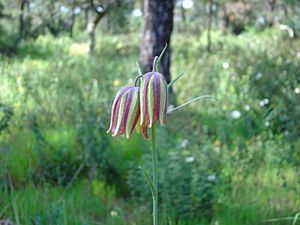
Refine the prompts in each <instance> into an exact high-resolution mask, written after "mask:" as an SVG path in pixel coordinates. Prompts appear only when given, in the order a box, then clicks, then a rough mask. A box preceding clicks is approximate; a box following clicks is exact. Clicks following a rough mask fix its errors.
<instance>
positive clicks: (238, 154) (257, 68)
mask: <svg viewBox="0 0 300 225" xmlns="http://www.w3.org/2000/svg"><path fill="white" fill-rule="evenodd" d="M26 2H27V1H26ZM273 2H275V3H274V4H275V5H274V9H273V8H272V3H273ZM21 3H22V1H5V0H2V1H0V52H1V54H0V79H1V80H0V81H1V82H0V220H1V219H3V220H8V219H9V220H11V221H13V222H14V223H15V224H23V225H46V224H47V225H49V224H51V225H70V224H72V225H76V224H78V225H79V224H80V225H83V224H84V225H94V224H95V225H96V224H105V225H119V224H120V225H123V224H132V225H133V224H138V225H143V224H150V223H151V199H150V198H151V197H150V196H151V195H150V190H148V187H147V185H146V180H145V178H144V177H143V175H142V173H141V171H140V170H138V165H144V166H145V167H148V166H149V167H150V166H151V165H150V162H151V161H150V157H151V152H150V146H149V143H148V142H147V141H145V140H144V139H143V138H141V137H140V136H139V135H136V134H135V135H133V137H132V138H131V139H130V140H126V139H125V138H111V137H110V136H108V135H107V134H106V130H107V127H108V125H109V113H110V106H111V101H112V99H113V97H114V95H115V93H116V92H117V90H118V89H119V88H120V87H121V86H123V85H126V84H130V83H132V81H133V79H134V77H135V76H136V75H137V71H136V67H135V61H136V60H137V59H139V44H140V38H141V25H142V23H143V21H142V17H140V13H141V10H140V7H141V5H142V4H141V2H139V1H136V2H135V1H128V2H127V1H123V3H122V4H124V5H122V6H121V5H118V4H119V2H118V1H107V2H105V1H103V2H100V1H99V3H98V2H97V3H95V4H99V5H96V6H97V8H98V11H100V12H102V10H101V9H100V8H99V7H103V9H104V10H106V9H110V7H112V8H113V9H118V10H111V11H110V10H108V11H107V14H105V16H104V17H103V19H101V21H100V22H99V26H97V29H95V32H96V33H95V37H96V39H95V48H94V50H92V51H93V54H90V51H91V48H90V47H91V46H90V42H89V40H91V39H89V38H88V37H90V36H89V34H90V33H89V32H86V30H85V29H86V24H85V23H86V21H85V19H84V18H85V14H84V12H85V8H84V7H86V5H80V4H79V3H78V2H76V1H73V2H72V1H49V5H47V4H48V3H47V4H46V3H42V2H41V1H38V0H36V1H29V3H28V9H26V8H25V9H26V10H25V11H24V12H22V11H20V9H19V6H20V4H21ZM75 3H76V4H75ZM100 3H101V4H100ZM26 4H27V3H26ZM110 4H111V5H110ZM210 8H211V9H213V10H209V9H210ZM51 10H52V11H51ZM299 11H300V5H299V3H298V2H297V1H267V2H265V1H255V0H253V1H250V0H249V1H221V0H220V1H204V0H203V1H200V0H199V1H196V0H194V1H178V2H176V7H175V17H174V21H175V23H174V31H173V36H172V42H171V43H172V44H171V47H172V65H171V74H172V76H173V77H175V76H176V74H180V73H181V72H184V73H185V75H184V76H183V77H182V78H181V79H180V80H178V81H177V82H176V83H175V85H174V93H175V96H176V101H177V103H178V104H180V103H183V102H185V101H187V100H189V99H191V98H192V97H195V96H198V95H202V94H210V95H213V96H215V98H216V99H217V101H211V100H205V101H201V102H200V103H197V104H192V105H190V106H188V107H186V108H184V109H182V110H179V111H177V112H176V113H174V114H172V115H170V116H169V117H168V121H167V126H166V127H161V128H159V130H158V132H159V135H158V136H159V140H158V143H159V162H160V164H159V167H160V168H159V178H160V180H159V186H160V193H159V194H160V199H159V200H160V206H161V209H160V212H161V214H160V215H161V218H160V220H161V224H169V225H173V224H178V225H179V224H185V225H201V224H215V225H217V224H220V225H235V224H236V225H257V224H274V225H277V224H278V225H285V224H291V225H292V224H293V225H296V224H300V221H299V220H297V217H296V215H297V213H299V212H300V211H299V210H300V198H299V196H300V154H299V149H300V139H299V136H300V108H299V107H300V106H299V103H300V101H299V100H300V48H299V46H300V39H299V32H300V23H299ZM22 13H24V14H22ZM98 13H99V12H98ZM52 14H54V16H53V15H52ZM94 14H95V15H96V14H97V12H90V16H89V18H92V19H93V17H92V16H93V15H94ZM20 15H23V16H24V18H23V20H24V21H23V22H24V24H25V25H24V27H23V28H22V27H19V29H18V26H20V24H19V23H18V19H20ZM91 15H92V16H91ZM209 15H211V17H210V16H209ZM72 16H74V18H75V19H74V21H73V25H72V32H71V31H70V23H69V20H70V19H71V18H72ZM209 20H212V21H211V22H209ZM209 23H211V27H209V26H208V24H209ZM26 24H27V25H26ZM28 24H29V25H28ZM73 26H74V27H73ZM70 32H71V33H70ZM294 218H295V219H294Z"/></svg>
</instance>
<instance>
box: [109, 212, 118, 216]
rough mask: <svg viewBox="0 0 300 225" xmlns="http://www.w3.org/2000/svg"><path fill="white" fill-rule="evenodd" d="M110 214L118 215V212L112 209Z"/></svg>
mask: <svg viewBox="0 0 300 225" xmlns="http://www.w3.org/2000/svg"><path fill="white" fill-rule="evenodd" d="M110 216H111V217H115V216H118V212H117V211H115V210H111V211H110Z"/></svg>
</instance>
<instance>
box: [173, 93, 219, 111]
mask: <svg viewBox="0 0 300 225" xmlns="http://www.w3.org/2000/svg"><path fill="white" fill-rule="evenodd" d="M203 98H212V99H214V100H216V99H215V98H214V97H213V96H211V95H202V96H198V97H196V98H194V99H192V100H190V101H188V102H186V103H183V104H182V105H180V106H178V107H176V108H174V109H171V110H169V111H168V112H167V113H168V114H169V113H172V112H174V111H176V110H178V109H180V108H182V107H184V106H186V105H188V104H190V103H192V102H195V101H197V100H200V99H203Z"/></svg>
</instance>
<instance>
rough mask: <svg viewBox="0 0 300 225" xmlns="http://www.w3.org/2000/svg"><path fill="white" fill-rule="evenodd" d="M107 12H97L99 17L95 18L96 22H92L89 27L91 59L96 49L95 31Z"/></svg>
mask: <svg viewBox="0 0 300 225" xmlns="http://www.w3.org/2000/svg"><path fill="white" fill-rule="evenodd" d="M105 12H106V11H103V12H97V16H96V17H95V18H94V20H92V21H91V22H89V24H88V26H87V32H88V46H89V47H88V49H89V50H88V55H89V57H90V58H91V57H92V56H93V53H94V49H95V30H96V27H97V24H98V23H99V21H100V20H101V18H102V17H103V16H104V15H105Z"/></svg>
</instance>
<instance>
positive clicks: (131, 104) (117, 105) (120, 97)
mask: <svg viewBox="0 0 300 225" xmlns="http://www.w3.org/2000/svg"><path fill="white" fill-rule="evenodd" d="M166 48H167V45H166V46H165V48H164V49H163V51H162V52H161V54H160V56H159V57H155V58H154V60H153V70H152V71H151V72H147V73H145V74H144V75H142V73H141V70H140V68H139V66H138V70H139V76H137V77H136V79H135V82H134V85H133V86H124V87H122V88H121V89H120V90H119V91H118V93H117V94H116V96H115V99H114V101H113V104H112V109H111V119H110V127H109V129H108V131H107V132H108V133H111V134H112V136H114V137H115V136H120V135H123V134H124V135H125V136H126V137H127V138H130V135H131V133H132V132H133V131H134V130H136V131H137V132H138V133H141V134H142V135H143V136H144V137H145V138H146V139H148V138H149V135H148V129H149V128H151V133H152V134H151V140H152V170H153V171H152V177H151V176H150V174H149V172H148V171H147V170H146V169H145V168H143V167H141V166H140V169H141V170H142V171H143V173H144V174H145V177H146V179H147V182H148V185H149V188H150V190H151V193H152V200H153V225H158V175H157V163H158V160H157V148H156V125H157V124H160V125H165V124H166V118H167V114H168V113H172V112H174V111H176V110H177V109H180V108H182V107H184V106H185V105H187V104H189V103H191V102H193V101H196V100H198V99H201V98H207V97H211V96H209V95H204V96H199V97H197V98H194V99H192V100H190V101H188V102H186V103H184V104H182V105H181V106H179V107H177V108H174V109H172V110H169V111H168V89H169V87H170V86H171V85H172V84H173V83H174V82H175V81H176V80H177V79H178V78H180V77H181V76H182V74H181V75H179V76H178V77H177V78H176V79H175V80H173V81H172V82H171V83H170V84H167V81H166V80H165V78H164V76H163V75H162V74H161V73H159V72H158V63H159V61H160V59H161V57H162V56H163V54H164V52H165V50H166Z"/></svg>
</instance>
